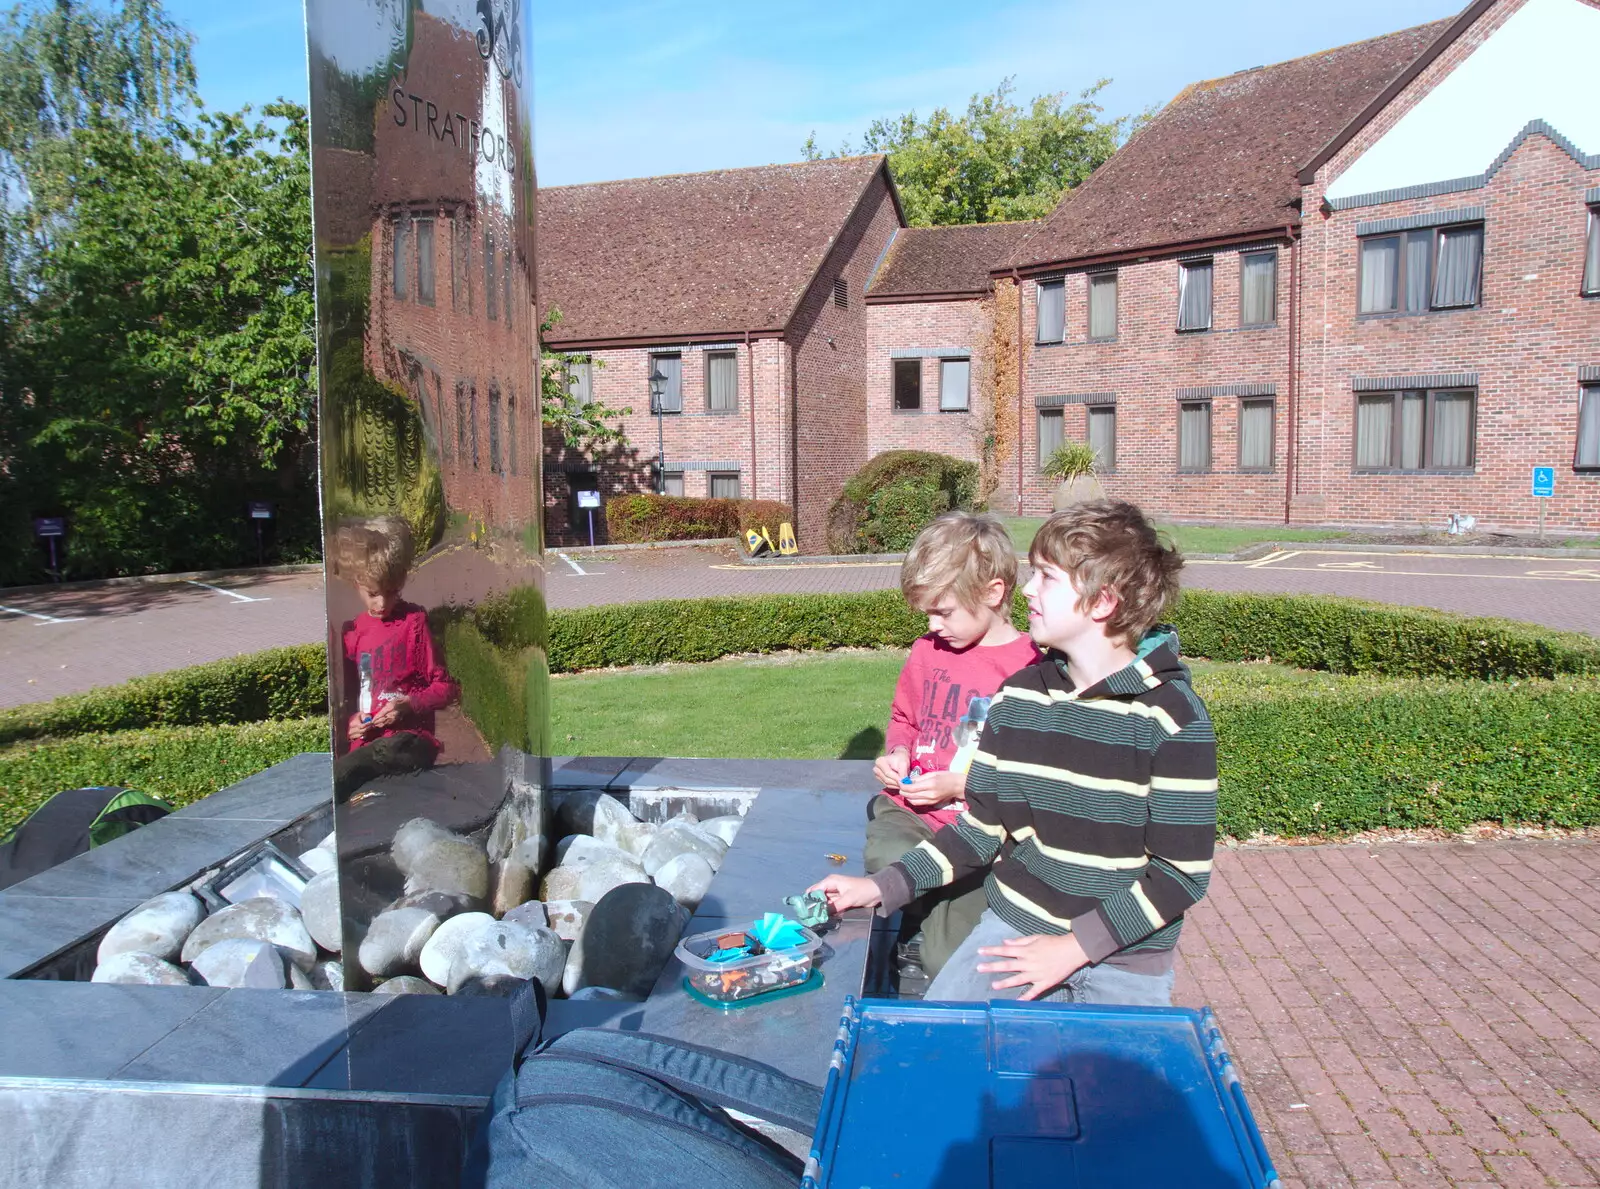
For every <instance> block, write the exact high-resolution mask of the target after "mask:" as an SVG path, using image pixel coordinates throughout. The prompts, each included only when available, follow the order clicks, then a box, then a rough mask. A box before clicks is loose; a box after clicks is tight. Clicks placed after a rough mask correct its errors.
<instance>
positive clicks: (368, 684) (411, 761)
mask: <svg viewBox="0 0 1600 1189" xmlns="http://www.w3.org/2000/svg"><path fill="white" fill-rule="evenodd" d="M412 552H413V546H412V543H411V529H410V527H409V526H408V525H407V524H406V522H405V521H404V520H403V519H401V518H400V517H398V516H376V517H373V518H371V519H368V520H353V521H347V522H346V523H344V524H342V525H340V526H339V528H338V530H337V532H336V533H335V534H334V566H335V572H336V573H337V574H338V575H339V576H340V577H341V578H346V579H348V580H350V581H352V582H354V583H355V586H356V589H357V590H358V591H359V592H360V593H361V601H362V602H363V603H364V604H365V606H366V610H365V611H363V612H362V613H361V614H360V615H357V616H356V617H355V618H354V619H352V620H351V621H350V622H349V623H347V624H345V625H344V630H343V632H342V633H341V634H342V638H343V645H344V648H343V652H344V666H345V682H344V689H345V693H346V696H347V697H349V696H351V695H353V696H354V699H355V706H354V709H353V710H352V712H351V714H350V719H349V723H348V726H347V733H348V735H349V739H350V750H349V752H348V753H346V754H345V755H344V756H341V757H340V758H339V759H338V760H337V761H336V762H335V763H334V766H333V787H334V795H335V796H336V797H338V798H339V799H341V800H342V799H344V798H345V797H348V796H349V795H350V794H351V793H353V792H354V791H355V790H356V789H358V788H360V787H361V786H362V785H363V784H365V783H366V782H367V781H369V780H371V779H373V778H374V777H376V776H383V775H391V774H394V773H398V772H414V771H416V770H418V769H420V768H431V767H432V766H433V763H434V761H435V760H436V759H438V757H439V740H438V739H436V738H435V737H434V734H433V728H434V712H435V711H437V710H439V709H440V708H441V707H443V706H446V705H448V704H449V703H450V702H452V701H454V699H455V696H456V684H455V682H453V681H451V680H450V676H449V674H447V673H446V672H445V671H444V667H443V666H442V665H440V664H439V662H438V661H437V659H436V658H435V657H434V651H433V636H432V634H431V633H430V632H429V631H428V613H427V612H426V611H425V610H423V609H422V608H421V607H418V606H416V605H415V604H414V603H406V602H403V601H401V598H400V591H401V590H402V588H403V587H404V586H405V581H406V574H407V573H408V571H409V570H410V569H411V558H412Z"/></svg>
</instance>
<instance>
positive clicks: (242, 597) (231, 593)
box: [188, 578, 272, 603]
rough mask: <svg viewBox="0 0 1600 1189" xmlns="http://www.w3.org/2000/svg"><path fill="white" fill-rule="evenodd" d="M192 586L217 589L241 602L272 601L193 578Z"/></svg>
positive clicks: (211, 589)
mask: <svg viewBox="0 0 1600 1189" xmlns="http://www.w3.org/2000/svg"><path fill="white" fill-rule="evenodd" d="M188 582H189V585H190V586H198V587H199V588H200V589H201V590H210V591H215V592H216V593H217V594H219V595H227V596H228V597H229V598H230V599H238V600H239V601H240V602H241V603H270V602H272V600H271V599H253V598H251V597H250V596H249V595H242V594H240V593H239V592H238V591H236V590H223V589H222V587H220V586H212V585H210V584H209V583H205V582H196V581H195V580H194V579H193V578H190V579H189V580H188Z"/></svg>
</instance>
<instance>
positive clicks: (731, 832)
mask: <svg viewBox="0 0 1600 1189" xmlns="http://www.w3.org/2000/svg"><path fill="white" fill-rule="evenodd" d="M742 825H744V818H742V817H740V816H739V815H738V814H737V813H729V814H724V815H723V816H722V817H708V818H706V820H705V821H703V822H701V823H700V829H701V830H703V831H705V832H706V833H707V834H710V835H711V836H712V837H713V838H716V839H719V840H720V841H721V842H722V844H723V845H724V846H732V845H733V840H734V839H735V838H736V837H738V834H739V827H740V826H742Z"/></svg>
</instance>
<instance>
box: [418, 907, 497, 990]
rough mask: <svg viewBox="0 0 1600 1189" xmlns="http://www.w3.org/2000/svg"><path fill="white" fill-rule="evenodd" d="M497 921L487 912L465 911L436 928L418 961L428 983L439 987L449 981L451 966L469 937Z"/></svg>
mask: <svg viewBox="0 0 1600 1189" xmlns="http://www.w3.org/2000/svg"><path fill="white" fill-rule="evenodd" d="M494 923H495V919H494V918H493V917H492V916H490V915H489V914H488V913H486V912H464V913H461V914H460V915H459V916H453V917H451V918H450V919H449V920H448V921H446V922H445V923H444V924H442V925H440V926H439V927H438V928H437V929H435V930H434V931H433V936H432V937H430V938H428V942H427V944H426V945H424V946H423V947H422V953H421V954H420V955H419V956H418V964H419V965H420V966H421V967H422V973H423V976H424V977H425V978H427V979H428V981H429V982H432V983H437V984H438V985H439V986H441V987H444V986H448V985H449V983H450V967H451V965H452V964H453V963H454V962H455V960H456V958H457V957H458V956H459V955H460V953H461V949H462V947H463V946H464V945H465V944H466V941H467V939H468V938H469V937H470V936H472V935H473V934H474V933H476V932H478V931H479V930H481V929H486V928H488V927H489V926H491V925H493V924H494Z"/></svg>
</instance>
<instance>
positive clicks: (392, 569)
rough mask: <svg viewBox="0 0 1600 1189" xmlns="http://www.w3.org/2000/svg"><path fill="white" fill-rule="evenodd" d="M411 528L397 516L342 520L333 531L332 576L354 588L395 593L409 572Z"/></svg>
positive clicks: (412, 547)
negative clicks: (346, 580) (346, 581)
mask: <svg viewBox="0 0 1600 1189" xmlns="http://www.w3.org/2000/svg"><path fill="white" fill-rule="evenodd" d="M414 549H415V547H414V546H413V545H412V543H411V526H410V525H408V524H407V523H406V522H405V519H404V518H403V517H400V516H371V517H366V518H364V519H359V520H346V521H344V522H343V523H342V524H340V525H339V527H338V528H337V529H335V530H334V534H333V565H334V573H335V574H337V575H339V577H341V578H348V579H349V580H350V581H352V582H354V583H356V584H357V585H358V586H366V587H369V588H371V589H373V590H382V591H398V590H399V589H400V588H401V587H402V586H404V585H405V581H406V575H407V574H408V573H410V571H411V558H412V556H413V553H414Z"/></svg>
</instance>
